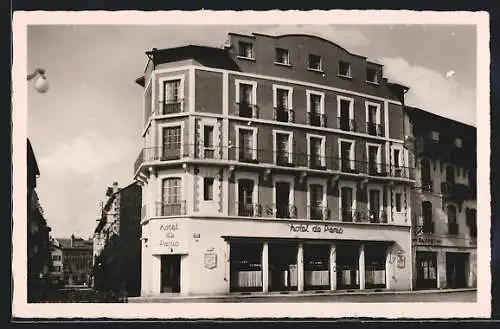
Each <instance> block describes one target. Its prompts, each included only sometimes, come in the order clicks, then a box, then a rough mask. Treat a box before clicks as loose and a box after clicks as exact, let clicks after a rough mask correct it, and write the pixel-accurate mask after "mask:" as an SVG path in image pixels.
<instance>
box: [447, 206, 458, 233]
mask: <svg viewBox="0 0 500 329" xmlns="http://www.w3.org/2000/svg"><path fill="white" fill-rule="evenodd" d="M446 213H447V216H448V233H449V234H458V223H457V208H456V207H455V206H454V205H449V206H448V207H447V209H446Z"/></svg>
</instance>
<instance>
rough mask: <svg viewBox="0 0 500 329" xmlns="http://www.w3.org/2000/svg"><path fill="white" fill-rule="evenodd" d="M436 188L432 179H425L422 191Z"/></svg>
mask: <svg viewBox="0 0 500 329" xmlns="http://www.w3.org/2000/svg"><path fill="white" fill-rule="evenodd" d="M433 189H434V187H433V182H432V180H423V181H422V191H424V192H432V190H433Z"/></svg>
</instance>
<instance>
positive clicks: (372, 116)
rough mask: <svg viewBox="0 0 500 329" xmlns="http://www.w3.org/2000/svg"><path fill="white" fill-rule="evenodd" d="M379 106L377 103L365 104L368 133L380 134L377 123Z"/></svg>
mask: <svg viewBox="0 0 500 329" xmlns="http://www.w3.org/2000/svg"><path fill="white" fill-rule="evenodd" d="M378 116H379V107H378V105H373V104H367V105H366V132H367V133H368V134H369V135H373V136H378V135H382V134H381V129H380V127H381V126H380V125H379V124H378V123H379V118H378Z"/></svg>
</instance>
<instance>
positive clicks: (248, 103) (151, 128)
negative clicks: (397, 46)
mask: <svg viewBox="0 0 500 329" xmlns="http://www.w3.org/2000/svg"><path fill="white" fill-rule="evenodd" d="M146 55H147V57H148V60H147V65H146V68H145V71H144V76H142V77H141V78H139V79H137V80H136V82H137V83H138V84H140V85H141V86H142V87H144V121H143V125H142V136H143V138H144V148H143V149H142V150H141V152H140V153H139V156H138V158H137V160H136V163H135V168H134V169H135V179H136V180H137V181H138V182H139V183H140V184H141V186H142V191H143V192H142V193H143V197H142V200H143V206H142V215H141V224H142V264H141V265H142V274H141V276H142V282H141V295H159V294H161V293H179V294H181V295H205V294H207V295H210V294H225V293H229V292H264V293H267V292H272V291H299V292H300V291H306V290H342V289H373V288H377V289H394V290H410V289H411V285H412V266H411V232H410V231H411V222H412V221H411V218H410V214H411V209H410V207H411V202H410V200H409V198H410V195H411V189H412V186H413V184H414V182H415V181H414V173H413V168H411V166H410V165H409V164H412V163H413V162H414V161H413V158H412V157H413V156H412V154H411V153H410V152H408V150H407V149H406V148H405V147H404V141H405V136H406V134H408V126H409V122H408V117H407V116H406V115H405V111H404V108H403V106H404V94H405V92H406V91H407V90H408V88H407V87H405V86H402V85H399V84H396V83H391V82H389V81H388V80H387V79H385V78H384V77H383V72H382V69H383V67H382V66H381V65H379V64H376V63H372V62H370V61H367V60H366V58H365V57H362V56H359V55H355V54H352V53H350V52H348V51H347V50H345V49H344V48H342V47H340V46H339V45H337V44H334V43H332V42H330V41H327V40H324V39H322V38H319V37H316V36H312V35H282V36H277V37H276V36H268V35H263V34H255V33H254V34H252V35H239V34H233V33H230V34H229V37H228V41H227V43H226V44H225V45H224V46H222V47H221V48H211V47H205V46H192V45H190V46H184V47H178V48H170V49H161V50H158V49H153V50H152V51H148V52H146Z"/></svg>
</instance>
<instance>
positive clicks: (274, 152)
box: [273, 129, 293, 165]
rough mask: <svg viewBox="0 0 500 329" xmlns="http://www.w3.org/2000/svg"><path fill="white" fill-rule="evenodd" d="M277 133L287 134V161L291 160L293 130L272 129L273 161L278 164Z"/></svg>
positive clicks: (290, 161)
mask: <svg viewBox="0 0 500 329" xmlns="http://www.w3.org/2000/svg"><path fill="white" fill-rule="evenodd" d="M278 134H283V135H288V151H287V152H288V163H292V161H293V131H286V130H278V129H273V154H274V155H273V163H274V164H275V165H278V161H277V160H278V147H277V146H278V144H277V142H278V138H277V137H278Z"/></svg>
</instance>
